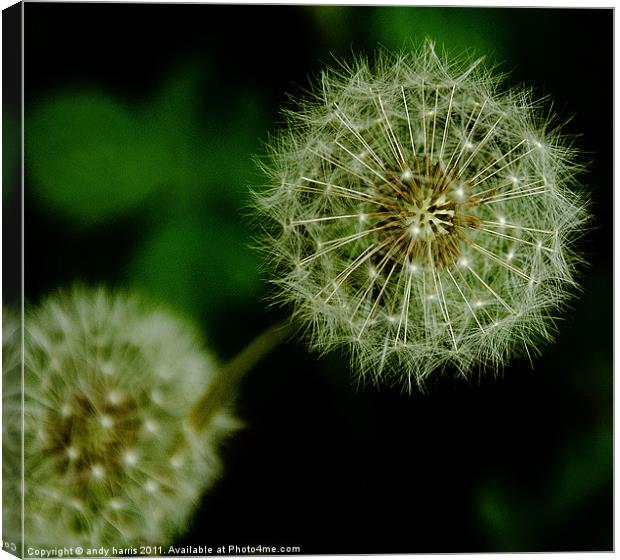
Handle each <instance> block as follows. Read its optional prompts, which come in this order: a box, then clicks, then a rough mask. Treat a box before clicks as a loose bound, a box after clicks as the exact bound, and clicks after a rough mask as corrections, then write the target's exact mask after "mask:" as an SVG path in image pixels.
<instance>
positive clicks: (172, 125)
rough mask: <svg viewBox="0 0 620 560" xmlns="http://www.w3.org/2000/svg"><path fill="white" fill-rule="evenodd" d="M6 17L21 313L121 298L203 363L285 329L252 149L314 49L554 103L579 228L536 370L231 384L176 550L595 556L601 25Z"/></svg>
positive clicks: (603, 385)
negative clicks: (403, 385) (425, 69)
mask: <svg viewBox="0 0 620 560" xmlns="http://www.w3.org/2000/svg"><path fill="white" fill-rule="evenodd" d="M25 18H26V19H25V29H24V32H25V47H26V50H25V61H26V63H25V64H26V76H25V86H26V91H25V100H26V177H25V189H26V191H25V203H26V207H25V220H26V284H25V288H26V297H27V298H28V301H29V302H36V301H37V300H38V299H39V298H41V297H43V296H44V295H45V294H47V293H48V292H49V291H51V290H53V289H54V288H56V287H59V286H64V285H67V284H71V283H72V282H74V281H76V280H79V281H83V282H86V283H92V284H98V283H105V284H107V285H110V286H133V287H135V288H137V289H140V290H142V291H144V292H147V293H149V294H151V295H153V296H154V297H156V298H159V299H161V300H162V301H165V302H167V303H168V304H170V305H172V306H174V307H176V308H177V309H179V310H181V311H182V312H185V313H186V314H187V315H189V316H190V317H192V318H193V319H194V320H195V321H196V322H197V323H198V324H199V325H200V327H201V328H202V330H203V331H204V333H205V336H206V338H207V339H208V340H209V341H210V343H211V346H212V347H213V348H214V349H215V352H216V353H217V354H218V355H219V356H220V357H221V359H222V360H226V359H228V358H230V357H232V356H233V355H234V354H235V353H236V352H237V351H239V350H240V349H241V348H242V347H243V345H244V344H245V343H247V342H248V341H250V340H251V339H252V338H253V337H254V336H255V335H257V334H258V333H259V332H261V330H262V329H264V328H266V327H267V326H268V325H269V324H271V323H272V322H274V321H275V320H277V319H279V318H280V317H284V316H285V314H286V311H285V310H277V309H268V308H267V306H266V304H265V302H264V299H263V298H264V297H265V295H266V294H267V293H268V291H269V288H268V286H267V283H266V282H265V280H264V278H263V276H264V275H263V273H261V271H260V260H259V258H258V257H257V256H256V255H255V253H254V252H253V251H252V250H251V249H250V248H249V247H248V245H249V244H250V243H251V241H252V235H253V232H252V230H251V227H250V225H249V222H248V220H246V219H245V218H244V215H246V214H247V213H248V210H247V207H246V205H247V200H248V196H247V193H248V188H249V186H250V185H252V186H254V185H260V184H261V183H262V182H264V179H263V178H262V177H261V176H260V175H259V174H258V172H257V171H256V170H255V167H254V165H253V163H252V160H251V158H252V156H253V154H256V153H261V152H262V150H263V142H265V141H266V140H267V138H268V133H269V132H270V131H274V130H276V129H277V128H278V127H279V126H281V121H282V119H281V117H280V116H279V113H278V111H279V108H280V107H281V106H283V105H285V104H288V103H289V101H288V94H291V93H293V94H299V93H300V92H301V91H302V89H303V88H304V87H305V86H306V85H307V84H308V80H309V79H310V78H312V77H315V76H316V75H317V73H318V72H319V71H320V69H321V68H322V67H323V66H324V64H331V63H332V61H333V58H332V55H333V56H335V57H336V58H341V57H344V58H347V57H350V56H351V55H352V53H357V52H360V51H361V52H366V53H371V52H372V51H373V50H374V49H376V48H377V46H378V45H380V44H381V45H384V46H385V47H387V48H407V46H408V45H410V44H411V41H414V42H419V41H420V40H422V39H424V38H425V37H426V36H429V37H431V38H433V39H434V40H436V41H437V42H438V44H440V45H441V44H444V45H445V46H446V47H448V48H450V49H453V50H454V51H455V52H457V53H458V52H461V51H462V50H464V49H474V51H475V52H476V53H478V54H487V55H488V57H487V59H488V60H489V61H490V62H498V63H500V66H499V68H500V70H504V71H510V72H511V74H510V77H509V78H508V82H507V83H508V84H519V83H521V82H526V83H528V84H530V85H531V86H533V87H534V88H535V91H536V93H537V96H542V95H546V94H548V95H549V96H550V98H551V99H553V100H554V106H553V108H554V110H555V111H556V112H557V113H558V115H559V121H564V120H567V119H569V118H570V117H572V120H570V122H568V123H567V124H566V127H565V130H566V131H567V132H568V133H570V134H579V135H580V136H579V137H578V138H577V145H578V146H579V148H580V149H581V150H582V154H583V155H582V158H583V161H584V162H586V163H588V166H589V167H588V170H587V171H586V172H584V173H583V175H582V180H583V184H584V186H585V187H586V189H587V191H589V193H590V196H591V199H592V212H593V214H594V216H595V217H594V220H593V224H592V226H593V227H592V230H591V231H589V232H588V233H587V235H586V236H585V239H584V241H583V243H582V247H583V250H584V251H585V253H586V258H587V261H588V263H589V265H588V267H587V268H585V269H584V271H583V276H582V286H583V292H582V293H581V294H580V295H579V297H578V298H577V299H576V300H575V301H574V303H573V308H572V309H570V310H568V311H567V312H565V313H563V315H562V321H560V324H559V329H560V331H559V334H558V336H557V342H556V343H555V344H552V345H549V346H547V347H545V348H543V351H542V355H541V357H539V358H535V359H534V367H533V368H532V367H531V366H530V364H529V362H528V361H527V360H517V361H514V362H513V363H512V364H511V365H510V366H509V367H508V368H506V370H505V371H504V372H503V374H502V375H501V376H500V377H499V378H497V379H494V378H493V376H492V375H486V376H485V375H482V376H481V377H480V378H479V379H475V380H474V381H473V382H472V383H469V384H468V383H464V382H463V381H461V380H455V379H452V378H450V376H449V375H446V376H443V377H439V376H438V377H437V379H436V381H435V382H434V383H431V385H430V386H429V388H428V392H427V393H426V394H414V395H411V396H406V395H401V394H399V393H398V392H396V391H394V390H390V389H385V388H384V389H380V390H377V389H376V388H372V387H358V386H356V385H355V384H354V383H353V381H352V379H353V377H352V376H351V375H350V372H349V370H348V366H347V359H346V357H345V356H340V355H337V354H331V355H328V356H326V357H323V358H319V357H317V356H315V355H312V354H310V353H308V352H307V351H306V350H305V348H304V346H303V343H301V342H294V341H291V342H289V343H287V344H285V345H284V346H282V347H281V348H279V349H277V350H276V351H275V352H274V353H273V354H271V355H270V356H269V357H268V358H267V359H266V360H264V361H263V362H262V363H261V364H260V365H259V366H258V367H256V368H255V369H254V370H253V371H252V372H251V373H250V374H248V376H247V377H246V379H245V380H244V382H243V384H242V387H241V394H240V398H239V403H238V408H239V414H240V416H241V417H242V418H243V419H244V421H245V422H246V425H247V427H246V429H245V430H244V431H243V432H241V433H240V434H239V435H238V436H237V437H236V438H234V440H231V441H229V442H228V443H227V445H226V446H225V448H224V450H223V454H224V460H225V465H226V469H225V475H224V477H223V479H222V480H221V482H220V484H219V485H217V486H216V487H215V488H214V489H213V490H212V491H211V492H210V493H209V494H208V495H207V496H205V497H204V499H203V500H202V503H201V505H200V507H199V509H198V511H197V514H196V516H195V517H194V519H193V522H192V524H191V526H190V527H189V529H188V532H187V533H186V534H185V535H182V536H180V537H179V538H178V539H177V542H178V543H179V544H207V545H211V546H221V545H225V544H226V545H227V544H238V545H240V546H243V545H252V546H255V545H259V544H262V545H268V546H280V545H285V546H286V545H290V546H293V545H294V546H300V547H301V550H302V552H303V553H305V554H313V553H388V552H392V553H396V552H473V551H543V550H544V551H560V550H610V549H611V548H612V546H613V540H612V513H613V509H612V508H613V503H612V192H613V191H612V159H611V158H612V147H613V144H612V142H613V139H612V23H613V22H612V11H611V10H567V9H473V8H471V9H468V8H458V9H456V8H408V7H399V8H391V7H311V6H307V7H306V6H295V7H285V6H215V5H210V6H206V5H119V4H116V5H115V4H100V5H92V4H89V5H86V4H59V3H50V4H37V3H27V4H26V6H25ZM7 119H10V116H9V117H7ZM7 122H9V125H10V121H5V130H4V132H5V134H10V132H11V128H10V126H7V124H6V123H7ZM15 122H17V121H15ZM104 125H105V126H104ZM106 127H108V128H109V129H111V130H115V129H114V127H116V133H114V134H112V133H109V135H108V136H106V133H105V132H104V129H106ZM7 131H8V132H7ZM50 146H56V147H58V146H61V147H62V149H61V150H51V149H50ZM59 151H60V153H61V154H62V157H61V158H60V159H59V157H58V155H57V154H58V152H59ZM54 154H56V155H54ZM9 156H10V154H9ZM5 173H8V174H9V175H8V179H9V182H7V183H6V184H7V185H9V187H7V188H5V191H4V195H3V196H4V203H5V205H7V207H10V206H11V204H14V202H15V200H17V199H16V197H17V196H18V191H17V189H16V188H14V187H13V188H11V187H10V185H11V182H10V179H11V168H10V167H9V168H8V171H7V170H5ZM6 177H7V176H6V175H5V180H6ZM10 296H11V294H10V293H8V294H5V299H7V300H10V299H11V297H10ZM153 544H156V543H153Z"/></svg>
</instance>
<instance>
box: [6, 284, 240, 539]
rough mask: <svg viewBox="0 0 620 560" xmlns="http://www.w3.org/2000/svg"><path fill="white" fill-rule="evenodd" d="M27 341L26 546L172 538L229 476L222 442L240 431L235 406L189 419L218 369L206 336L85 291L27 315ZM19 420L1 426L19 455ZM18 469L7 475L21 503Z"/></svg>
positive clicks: (15, 390)
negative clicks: (201, 421)
mask: <svg viewBox="0 0 620 560" xmlns="http://www.w3.org/2000/svg"><path fill="white" fill-rule="evenodd" d="M14 322H15V321H9V322H8V323H7V321H6V320H5V328H6V327H7V325H8V326H9V327H10V326H11V325H12V324H13V323H14ZM18 326H19V325H17V327H18ZM13 327H14V328H6V334H5V336H4V337H3V352H4V355H5V356H6V357H7V358H6V359H7V360H9V361H8V362H7V361H5V364H4V365H5V377H4V383H5V397H4V404H5V406H8V407H9V408H11V407H19V404H20V403H19V400H20V398H21V395H20V371H19V369H20V368H19V359H17V360H16V359H15V355H16V354H17V355H19V338H20V336H21V332H20V331H21V329H19V328H17V327H15V325H13ZM24 344H25V347H24V356H25V366H24V401H25V409H24V444H25V446H24V466H25V485H24V488H25V496H24V501H25V522H24V525H25V542H26V544H27V545H28V546H30V545H34V546H37V545H41V546H52V545H58V546H64V545H66V544H67V543H72V544H78V543H79V544H83V545H93V546H94V545H106V544H117V545H118V544H119V543H120V545H123V544H131V543H134V544H135V543H144V542H157V543H162V544H163V543H166V542H169V540H170V539H171V538H172V537H173V536H174V535H175V534H177V533H178V532H180V531H182V530H183V529H184V528H185V523H186V522H187V520H188V518H189V515H190V514H191V512H192V510H193V509H194V507H195V505H196V502H197V500H198V499H199V498H200V496H201V494H202V492H203V491H204V490H205V489H206V488H208V487H209V486H210V485H211V484H213V482H214V481H215V479H216V478H217V477H218V475H219V474H220V471H221V465H220V460H219V457H218V445H219V443H220V441H221V440H222V438H224V437H225V436H226V435H228V434H229V433H230V432H232V431H233V430H234V429H236V427H237V424H236V421H235V419H234V418H233V417H232V416H231V415H230V413H229V412H228V411H227V410H222V411H220V412H219V413H217V414H216V415H215V417H214V419H213V421H212V423H211V424H210V425H209V426H208V427H207V428H206V429H205V430H204V431H203V432H200V433H196V432H193V431H192V430H191V429H190V428H189V427H187V426H186V423H185V419H186V417H187V415H188V413H189V411H190V409H191V406H192V405H193V403H194V400H195V398H196V395H198V394H200V393H201V392H202V391H203V390H205V388H206V387H207V386H208V384H209V383H210V382H212V380H213V377H214V373H215V371H216V365H215V362H214V360H213V358H212V357H211V356H210V355H209V354H208V353H206V352H205V351H203V350H202V345H201V342H200V338H199V337H198V336H197V333H196V332H195V331H194V330H193V328H192V327H191V326H189V325H187V324H185V323H184V322H183V321H182V320H180V319H178V318H176V317H174V316H172V315H171V314H169V313H168V312H167V311H164V310H160V309H157V308H154V307H152V306H150V305H148V304H147V303H145V302H143V301H141V300H140V299H138V298H136V297H134V296H132V295H113V294H111V293H108V292H107V291H105V290H103V289H99V290H87V289H82V288H76V289H73V290H71V291H67V292H62V293H60V294H58V295H55V296H51V297H49V298H48V299H47V300H46V301H44V302H43V303H42V304H41V306H40V307H38V308H36V309H34V310H32V311H31V312H29V313H27V314H26V319H25V333H24ZM16 349H17V350H16ZM20 424H21V423H19V422H18V423H14V424H12V425H8V426H6V425H5V426H4V443H5V446H8V447H6V449H7V450H9V451H10V452H11V454H12V455H13V456H18V455H19V445H20V439H21V436H20V433H19V427H20ZM13 471H14V472H11V471H10V469H9V471H5V472H4V481H5V485H6V486H7V487H8V489H9V492H8V494H11V493H13V494H14V496H15V499H16V500H17V501H18V502H19V486H20V476H21V474H20V473H21V469H18V470H15V469H13ZM14 505H15V506H17V505H18V504H17V503H16V504H14ZM19 507H20V506H19ZM10 517H11V518H14V517H15V516H14V515H12V516H10ZM19 533H20V531H19V529H17V530H16V532H11V533H10V534H13V535H17V534H19Z"/></svg>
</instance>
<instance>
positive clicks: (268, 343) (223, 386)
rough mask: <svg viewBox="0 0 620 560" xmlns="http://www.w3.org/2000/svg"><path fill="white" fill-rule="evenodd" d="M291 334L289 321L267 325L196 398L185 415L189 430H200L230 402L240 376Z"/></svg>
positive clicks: (291, 329) (291, 328) (291, 327)
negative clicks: (187, 414) (186, 415)
mask: <svg viewBox="0 0 620 560" xmlns="http://www.w3.org/2000/svg"><path fill="white" fill-rule="evenodd" d="M292 331H293V325H292V323H291V322H290V319H286V320H284V321H282V322H279V323H276V324H275V325H271V326H270V327H268V328H267V329H266V330H264V331H263V332H262V333H261V334H259V335H258V336H257V337H256V338H254V340H252V341H251V342H250V343H249V344H248V345H247V346H246V347H245V348H244V349H243V350H241V352H239V353H238V354H237V355H236V356H235V357H234V358H233V359H232V360H230V361H229V362H228V363H227V364H225V365H224V366H223V367H222V368H221V369H220V371H219V372H218V374H217V376H218V378H217V379H216V380H215V381H214V382H213V383H211V384H210V385H209V387H208V389H207V390H206V391H205V392H204V393H203V394H202V395H201V396H200V397H199V398H198V400H197V401H196V404H195V405H194V406H193V407H192V410H191V411H190V413H189V416H188V420H189V424H190V426H191V427H192V428H193V429H194V430H195V431H200V430H203V429H204V428H205V427H206V426H208V424H209V422H210V421H211V419H212V418H213V416H214V414H216V413H217V412H218V411H219V410H221V409H222V406H225V405H227V404H228V403H229V401H230V400H232V398H233V396H234V395H235V394H236V389H237V387H238V385H239V382H240V381H241V379H243V377H244V375H245V374H246V373H247V372H248V371H250V370H251V369H252V368H253V367H254V366H255V365H256V364H257V363H258V362H260V361H261V360H262V359H263V358H264V357H265V356H267V355H268V354H269V353H270V352H271V351H272V350H274V349H275V348H277V347H278V346H279V345H280V344H282V343H283V342H284V341H285V340H286V339H287V338H288V336H289V335H290V334H291V333H292Z"/></svg>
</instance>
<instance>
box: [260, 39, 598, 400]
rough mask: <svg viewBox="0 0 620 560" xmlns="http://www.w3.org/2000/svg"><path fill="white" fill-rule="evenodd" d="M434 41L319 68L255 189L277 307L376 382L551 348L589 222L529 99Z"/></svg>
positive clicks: (572, 164) (559, 139)
mask: <svg viewBox="0 0 620 560" xmlns="http://www.w3.org/2000/svg"><path fill="white" fill-rule="evenodd" d="M500 82H501V78H499V77H497V76H495V75H494V74H493V73H492V72H491V71H490V70H488V69H486V68H485V67H484V65H483V64H482V61H481V60H476V61H473V62H472V61H471V59H467V58H461V59H450V58H448V57H446V56H440V55H438V54H437V53H436V52H435V48H434V46H433V45H432V44H431V43H428V42H427V43H426V44H425V45H424V46H423V47H421V48H420V49H419V50H418V51H416V52H413V53H411V54H397V55H391V54H388V53H384V52H382V53H379V55H378V56H377V59H376V60H375V61H374V63H373V64H371V63H369V62H368V61H366V60H364V59H359V60H357V61H355V62H354V63H353V64H351V65H349V64H346V63H342V64H341V66H340V67H338V68H336V69H333V70H327V71H325V72H324V73H323V74H322V76H321V80H320V83H319V87H318V88H317V89H316V92H315V94H314V96H313V97H312V98H311V99H309V100H305V101H301V102H300V103H299V106H298V107H297V108H296V109H294V110H289V111H286V113H285V115H286V118H287V120H288V124H289V126H288V128H287V129H286V130H285V131H283V132H282V133H281V134H279V135H278V136H277V137H275V138H274V139H273V141H272V143H271V149H270V153H269V156H268V157H267V158H266V160H265V161H264V162H263V165H262V167H263V169H264V171H265V173H266V174H267V176H268V177H269V179H270V184H269V186H268V187H267V188H266V189H264V190H261V191H260V192H258V193H257V194H256V197H255V202H256V206H257V209H258V216H259V217H260V219H261V220H262V221H261V223H262V224H267V225H266V226H265V235H264V238H263V241H264V243H263V248H264V250H265V253H266V254H267V255H268V258H269V259H270V263H271V266H272V270H273V272H274V282H275V283H276V284H277V285H278V286H279V292H278V295H277V299H278V300H280V301H281V302H283V303H287V304H292V305H293V306H294V309H295V315H296V316H297V317H298V319H299V320H300V321H301V322H302V323H303V324H306V325H308V326H309V332H310V339H311V344H312V346H313V347H314V348H316V349H317V350H319V351H327V350H330V349H331V348H334V347H337V346H343V345H344V346H348V347H349V349H350V350H351V353H352V356H353V369H354V371H356V372H359V375H360V376H362V377H363V378H365V379H369V380H373V381H377V382H388V383H391V384H396V385H400V386H402V387H403V388H405V389H406V390H411V389H412V387H413V386H415V385H418V386H422V385H423V383H424V380H425V379H426V378H427V377H428V376H429V375H430V374H431V373H432V372H433V371H435V370H437V369H443V368H445V367H447V366H451V367H454V368H456V370H457V371H458V372H460V373H461V374H463V375H466V374H467V373H469V372H471V371H472V369H478V368H480V367H488V368H489V369H490V370H491V371H493V372H495V371H497V370H498V369H499V368H500V367H501V366H502V365H503V364H504V363H505V361H506V360H507V359H508V358H509V357H510V356H511V355H513V354H520V353H524V352H525V353H528V354H529V353H531V352H532V351H535V350H536V348H537V345H538V344H539V342H540V341H542V340H545V339H550V338H551V336H552V331H553V322H552V320H551V316H550V312H551V311H552V310H553V309H554V308H557V307H558V306H560V305H561V304H562V303H563V302H565V301H566V299H567V297H568V296H569V294H570V292H571V289H572V288H574V287H575V280H574V274H575V267H576V265H577V264H578V263H579V261H580V257H579V255H578V254H577V253H576V252H575V251H574V249H573V246H572V245H573V241H574V239H575V238H576V237H577V236H578V235H579V234H580V233H581V231H582V229H583V226H584V223H585V222H586V221H587V219H588V213H587V208H586V203H585V201H584V199H583V198H582V197H581V196H580V195H578V194H577V193H576V189H575V187H576V186H577V182H576V179H575V177H576V174H577V172H578V171H579V170H580V166H579V165H578V164H577V163H576V161H575V156H576V154H575V151H574V149H573V148H571V146H570V143H569V142H568V141H567V140H566V139H565V138H564V137H563V136H562V135H561V133H560V132H559V130H558V129H557V128H553V126H552V119H551V117H549V116H544V115H542V114H541V112H540V107H539V106H538V105H537V104H536V103H535V102H534V101H533V100H532V95H531V92H530V91H529V90H524V89H518V90H516V89H515V90H509V91H506V92H501V91H500V90H499V88H498V86H499V85H500Z"/></svg>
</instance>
